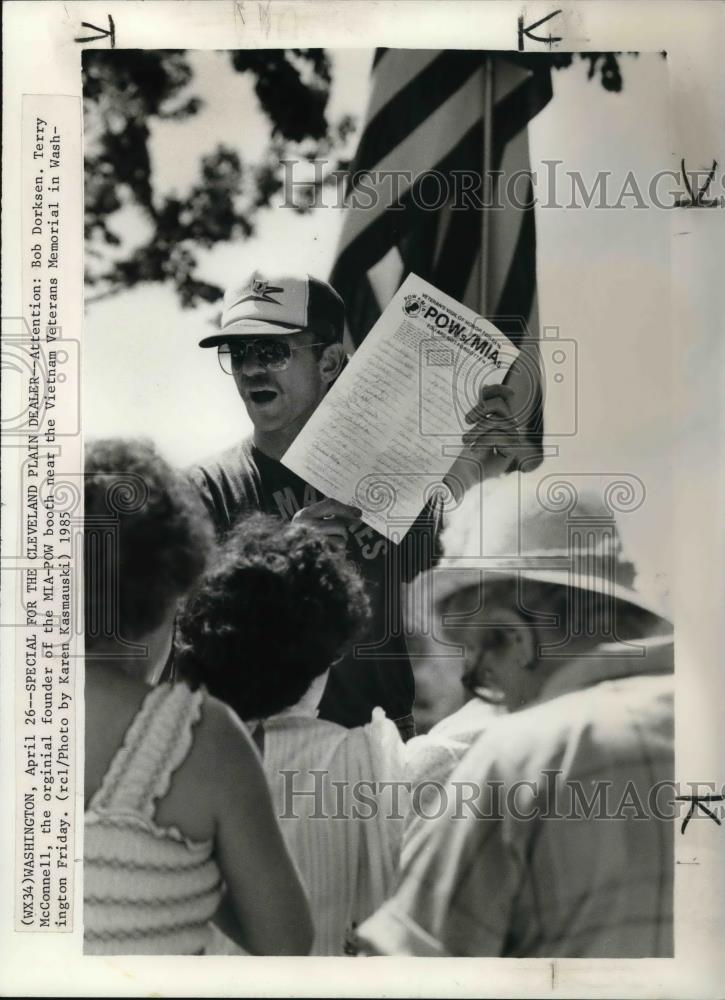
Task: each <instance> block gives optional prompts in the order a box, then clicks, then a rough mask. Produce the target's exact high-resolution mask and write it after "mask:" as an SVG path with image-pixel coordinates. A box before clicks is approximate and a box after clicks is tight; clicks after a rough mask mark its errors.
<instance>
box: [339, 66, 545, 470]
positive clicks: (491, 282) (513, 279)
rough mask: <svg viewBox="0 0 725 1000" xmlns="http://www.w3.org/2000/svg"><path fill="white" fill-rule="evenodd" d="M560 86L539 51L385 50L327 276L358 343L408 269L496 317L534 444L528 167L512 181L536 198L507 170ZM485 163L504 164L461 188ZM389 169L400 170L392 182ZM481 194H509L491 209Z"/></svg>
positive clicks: (492, 197)
mask: <svg viewBox="0 0 725 1000" xmlns="http://www.w3.org/2000/svg"><path fill="white" fill-rule="evenodd" d="M551 96H552V90H551V79H550V69H549V67H548V64H545V63H539V64H538V65H537V62H536V60H535V57H531V56H529V57H523V58H522V57H520V56H517V55H516V54H513V53H501V52H481V51H468V50H461V51H457V50H456V51H454V50H432V51H431V50H419V49H418V50H416V49H378V50H377V53H376V56H375V60H374V63H373V69H372V86H371V92H370V98H369V103H368V108H367V112H366V117H365V124H364V127H363V130H362V133H361V136H360V141H359V144H358V147H357V151H356V154H355V157H354V159H353V162H352V164H351V166H350V173H349V184H348V189H347V194H346V203H347V207H346V210H345V212H346V214H345V220H344V224H343V229H342V234H341V237H340V243H339V247H338V253H337V258H336V261H335V265H334V267H333V270H332V274H331V278H330V280H331V283H332V284H333V285H334V287H335V288H336V289H337V290H338V292H339V293H340V294H341V295H342V297H343V299H344V301H345V304H346V307H347V316H348V330H347V336H348V338H349V342H348V346H349V347H350V348H351V349H354V347H355V346H357V345H358V344H359V343H360V342H361V341H362V340H363V338H364V337H365V336H366V334H367V333H368V331H369V330H370V328H371V327H372V326H373V324H374V323H375V321H376V320H377V318H378V317H379V315H380V313H381V312H382V310H383V309H384V308H385V306H386V305H387V303H388V302H389V301H390V299H391V298H392V296H393V295H394V293H395V291H396V290H397V289H398V287H399V286H400V284H401V283H402V281H403V280H404V279H405V277H406V276H407V275H408V274H409V273H410V272H411V271H412V272H414V273H415V274H417V275H419V276H420V277H421V278H424V279H425V280H427V281H429V282H431V284H433V285H435V286H436V287H437V288H440V289H441V290H442V291H444V292H447V293H448V294H449V295H451V296H452V297H453V298H455V299H457V300H458V301H460V302H464V303H465V304H466V305H468V306H470V307H471V308H472V309H475V310H476V312H479V313H481V314H483V315H485V316H486V317H487V318H489V319H491V320H492V321H493V322H494V323H495V324H496V326H498V328H499V329H501V330H502V331H503V332H504V333H506V335H507V336H508V337H509V338H510V339H511V340H512V341H513V342H514V343H515V344H516V346H518V347H520V348H521V351H522V359H521V360H522V361H523V362H524V364H523V365H522V366H520V367H519V369H518V371H517V372H515V373H512V374H513V377H514V379H516V378H518V379H520V380H521V381H520V383H519V384H520V385H521V390H522V391H521V394H520V395H521V402H520V410H519V412H520V414H521V415H522V418H523V420H524V422H525V424H526V425H527V427H528V434H529V437H530V439H531V441H532V443H535V444H536V445H538V446H539V447H540V446H541V439H542V435H543V413H542V405H543V404H542V395H541V380H540V375H539V372H540V361H539V352H538V347H537V341H536V338H537V336H538V314H537V300H536V233H535V224H534V208H533V204H532V203H531V202H532V198H531V195H532V191H531V179H530V176H527V175H526V174H524V173H522V174H520V176H519V179H518V181H517V182H516V186H515V188H514V189H513V190H514V191H515V197H516V199H517V204H518V205H526V204H527V203H528V205H529V207H527V208H519V207H515V206H512V205H511V204H509V202H508V200H507V199H506V198H505V196H504V192H505V189H506V183H507V180H509V179H511V180H513V179H515V177H514V175H516V174H517V172H520V171H528V170H529V144H528V129H527V125H528V122H529V121H530V120H531V119H532V118H533V117H534V116H535V115H536V114H538V113H539V111H541V110H542V108H543V107H544V106H545V105H546V104H547V103H548V101H549V100H550V98H551ZM489 171H492V172H496V171H499V172H500V174H499V175H498V181H497V185H498V187H497V188H487V187H486V186H485V185H484V186H481V187H479V190H478V192H473V193H472V194H469V195H468V196H467V197H466V195H465V193H464V190H463V189H464V188H465V186H466V184H468V185H469V186H470V183H471V182H470V181H463V180H462V176H463V174H466V175H468V176H469V177H475V176H476V175H477V177H478V179H479V180H478V183H479V185H480V184H481V177H482V175H483V174H484V173H485V174H486V175H488V176H493V177H495V176H496V174H495V173H494V174H488V172H489ZM391 172H400V173H398V174H397V177H396V180H395V181H394V182H393V181H392V180H391V178H392V177H393V173H391ZM432 172H435V176H432ZM393 183H394V184H395V185H397V191H396V192H395V194H396V195H397V197H394V198H391V194H392V193H393V191H394V187H393ZM496 192H497V194H496ZM477 199H478V200H477ZM481 199H483V204H484V206H485V205H487V204H490V203H492V202H493V203H494V204H496V203H497V201H498V203H499V204H502V205H503V206H504V207H503V208H486V207H483V208H482V207H481V205H480V201H481ZM426 204H427V205H435V206H436V207H435V209H434V210H428V209H426V208H425V207H424V205H426ZM456 205H458V207H455V206H456ZM466 206H467V207H466ZM482 256H483V263H484V266H482V263H481V261H482ZM527 334H528V335H527ZM531 464H533V463H531ZM531 464H529V463H527V467H531Z"/></svg>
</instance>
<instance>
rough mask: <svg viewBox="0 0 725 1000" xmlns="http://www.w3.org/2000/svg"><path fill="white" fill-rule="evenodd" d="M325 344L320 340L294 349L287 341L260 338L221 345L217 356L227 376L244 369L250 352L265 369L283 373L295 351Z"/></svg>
mask: <svg viewBox="0 0 725 1000" xmlns="http://www.w3.org/2000/svg"><path fill="white" fill-rule="evenodd" d="M325 343H326V342H325V341H323V340H318V341H315V342H314V343H312V344H300V345H299V346H295V347H293V346H292V345H291V344H289V343H288V342H287V341H286V340H275V339H274V338H272V337H260V338H259V339H256V340H238V341H235V342H234V343H233V344H220V345H219V348H218V351H217V356H218V358H219V364H220V365H221V368H222V371H223V372H225V373H226V374H227V375H233V374H234V372H235V371H238V370H239V369H240V368H241V367H242V365H243V364H244V362H245V360H246V358H247V355H248V354H249V352H250V351H254V353H255V355H256V358H257V361H258V362H259V364H260V365H262V367H263V368H268V369H269V370H270V371H274V372H281V371H284V370H285V368H286V367H287V366H288V365H289V363H290V359H291V358H292V352H293V351H301V350H304V348H306V347H322V346H324V345H325Z"/></svg>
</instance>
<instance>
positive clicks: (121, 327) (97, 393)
mask: <svg viewBox="0 0 725 1000" xmlns="http://www.w3.org/2000/svg"><path fill="white" fill-rule="evenodd" d="M332 56H333V81H334V82H333V89H332V95H331V106H330V112H331V117H332V118H335V117H337V115H338V114H342V113H345V112H347V113H352V114H354V115H356V116H357V117H358V119H359V120H361V119H362V118H363V115H364V110H365V103H366V99H367V88H368V79H369V68H370V63H371V58H372V51H371V50H341V51H336V52H333V53H332ZM194 68H195V71H196V81H195V90H196V91H197V92H198V93H199V94H200V95H201V96H202V98H204V99H205V108H204V110H203V111H202V112H201V113H200V114H199V115H198V116H197V118H196V119H194V120H192V122H190V123H174V122H166V123H163V125H160V126H159V127H157V128H156V129H155V131H154V133H153V137H152V145H151V153H152V163H153V170H154V181H155V184H157V185H158V186H159V188H160V189H165V190H168V191H171V190H176V191H177V193H180V194H183V191H184V189H185V187H186V186H188V184H189V183H190V181H191V178H192V175H193V171H194V168H195V164H196V162H197V160H198V156H199V155H200V154H201V153H203V152H205V151H208V150H210V149H212V148H213V147H214V146H215V145H216V143H217V142H219V141H224V142H225V143H228V144H235V143H236V144H237V145H238V147H239V150H240V152H241V154H242V156H243V157H244V158H246V159H251V160H254V159H255V157H256V156H257V155H258V154H259V152H261V149H262V146H263V145H264V143H265V142H266V138H267V122H266V119H265V117H264V115H263V114H262V112H261V111H260V110H259V108H258V106H257V101H256V97H255V95H254V93H253V90H252V86H251V82H250V80H249V79H248V78H247V76H246V75H242V74H237V73H234V72H232V71H231V70H230V69H228V67H227V60H226V59H225V58H224V57H223V56H221V55H220V54H218V53H214V52H198V53H195V54H194ZM622 68H623V75H624V81H625V85H624V90H623V91H622V93H620V94H612V93H609V92H606V91H605V90H604V89H603V88H602V86H601V85H600V83H599V81H598V79H595V80H591V81H589V80H587V76H586V64H584V63H581V64H580V63H579V62H577V63H575V65H574V66H573V67H572V68H570V69H567V70H562V71H558V72H556V73H554V77H553V83H554V95H555V96H554V99H553V100H552V101H551V102H550V104H549V105H548V106H547V108H546V109H545V110H544V111H543V112H542V113H541V114H540V115H539V116H538V117H537V118H536V119H535V120H534V122H533V123H532V125H531V127H530V145H531V160H532V168H533V169H539V170H541V171H543V170H544V167H543V161H546V160H561V161H563V162H562V166H561V167H560V168H559V169H560V170H562V171H567V170H570V171H581V173H582V175H583V176H584V177H585V179H586V181H587V186H588V187H590V186H591V184H592V183H593V181H594V179H595V176H596V173H597V171H599V170H611V171H612V181H611V185H612V190H613V191H615V192H617V191H619V190H620V189H621V186H622V184H623V183H624V179H625V177H626V175H627V172H628V171H632V172H633V174H634V175H635V177H636V178H637V181H638V183H639V185H640V187H642V188H644V189H646V187H647V183H648V180H649V178H650V177H651V176H652V175H653V174H655V173H656V172H657V171H658V170H662V169H667V168H672V167H673V163H672V155H671V148H670V146H671V139H670V128H669V119H668V106H667V99H668V95H667V65H666V61H665V60H664V59H662V58H661V57H660V56H659V55H656V54H647V55H641V56H639V57H637V58H635V57H631V56H625V57H622ZM220 92H223V93H224V95H225V99H224V101H219V100H218V95H219V93H220ZM351 141H352V144H353V145H354V137H353V139H352V140H351ZM180 151H183V155H180ZM567 190H568V187H567ZM632 203H633V201H632V200H630V201H629V202H627V201H625V202H624V204H625V206H630V207H624V208H623V209H621V210H611V209H610V210H602V209H597V208H594V207H591V208H589V209H585V208H581V207H580V208H577V209H571V208H568V209H567V208H564V209H544V208H540V209H537V238H538V288H539V309H540V320H541V326H542V328H544V327H546V328H548V330H549V333H550V334H551V333H554V334H556V332H557V330H558V337H559V339H560V340H561V341H562V342H563V343H562V344H555V343H551V342H550V341H549V340H547V341H546V342H545V343H546V345H547V346H545V351H547V350H548V351H549V353H551V351H553V350H554V349H556V348H557V347H559V348H562V347H563V349H564V350H565V354H566V358H567V360H566V362H565V364H564V369H565V371H566V373H567V374H566V377H565V379H564V382H563V383H562V384H559V385H557V386H554V384H553V383H550V384H549V385H548V388H549V390H550V391H549V393H548V395H547V404H546V410H545V419H546V424H547V429H548V431H549V432H551V433H553V435H554V436H552V437H551V438H550V441H551V443H552V444H555V445H556V447H557V450H558V455H556V456H554V457H552V458H549V459H547V462H546V463H545V466H546V472H547V473H548V472H554V471H563V472H569V473H582V472H597V471H599V472H604V471H606V472H610V473H611V472H616V473H620V472H621V473H623V472H631V473H634V474H636V475H637V476H638V477H639V478H640V479H641V480H642V481H643V483H644V485H645V489H646V493H647V503H646V504H645V507H644V509H643V510H642V511H641V512H640V514H639V516H633V517H632V518H630V519H628V520H629V529H628V531H625V532H623V534H624V535H625V542H627V537H626V536H627V534H629V536H630V538H629V541H630V543H631V544H630V545H629V546H628V547H629V548H630V549H634V550H635V555H636V556H638V557H639V558H640V559H641V560H643V561H644V564H646V566H647V567H648V568H649V569H650V570H651V574H652V575H654V574H657V573H659V572H660V570H661V569H662V568H663V567H666V564H667V561H668V554H667V545H666V538H667V530H666V525H667V524H669V489H670V478H671V459H670V455H669V451H668V449H669V446H670V441H671V438H670V436H669V433H668V430H669V422H670V416H669V414H670V411H671V407H670V404H669V400H670V397H671V393H672V377H673V358H674V351H673V348H674V347H675V344H674V343H673V338H672V335H671V331H670V326H669V324H670V317H669V285H670V263H669V241H670V216H669V214H668V213H667V212H665V211H662V210H658V209H656V208H647V209H639V210H638V209H635V208H633V207H631V205H632ZM342 216H343V213H342V211H341V210H339V209H335V208H321V209H318V210H316V211H315V212H313V213H311V214H310V215H306V216H300V215H296V214H294V213H293V212H292V211H291V210H290V209H285V208H282V207H276V208H272V209H270V210H267V211H265V212H264V213H262V215H261V216H260V217H259V221H258V227H257V232H256V234H255V236H254V237H253V238H252V239H249V240H247V241H243V242H237V243H234V244H227V245H223V246H218V247H216V248H215V249H214V250H212V251H211V252H209V253H207V254H206V255H205V256H204V259H203V269H202V271H203V273H202V276H203V277H208V278H209V279H210V280H213V281H215V282H216V283H217V284H220V285H222V286H224V285H226V284H227V283H231V282H234V281H238V280H242V279H243V278H244V277H246V276H247V275H248V274H249V273H250V272H251V271H252V270H253V269H254V268H255V267H260V268H265V267H268V266H271V267H275V268H283V269H284V270H302V271H305V270H306V271H309V272H310V273H313V274H317V275H320V276H322V277H325V276H326V275H327V274H328V273H329V270H330V267H331V265H332V263H333V261H334V257H335V247H336V242H337V238H338V235H339V231H340V227H341V224H342ZM127 235H128V236H129V238H131V237H132V235H133V234H132V232H131V231H129V232H128V233H127ZM217 314H218V305H216V306H213V307H209V306H206V307H200V308H198V309H195V310H182V309H181V307H180V306H179V305H178V302H177V300H176V297H175V295H174V293H173V292H172V291H171V290H170V289H166V288H161V287H156V286H150V287H141V288H137V289H135V290H133V291H131V292H127V293H122V294H120V295H117V296H115V297H113V298H111V299H107V300H105V301H102V302H98V303H95V304H91V305H89V306H88V307H87V310H86V321H85V329H84V427H85V432H86V435H87V436H94V437H97V436H107V435H124V436H133V435H146V436H151V437H152V438H153V439H154V440H155V441H156V443H157V444H158V446H159V447H160V449H161V450H162V452H163V453H164V454H165V455H166V456H167V457H168V458H169V459H170V460H171V461H173V462H176V463H180V464H184V465H185V464H188V463H191V462H193V461H195V460H198V459H200V458H202V457H204V456H207V455H210V454H213V453H214V452H216V451H217V450H220V449H222V448H224V447H226V446H228V445H230V444H232V443H234V441H236V440H239V438H240V437H241V436H243V435H245V434H247V433H248V432H249V430H250V425H249V421H248V419H247V417H246V414H245V412H244V409H243V406H242V404H241V401H240V400H239V398H238V397H237V395H236V390H235V387H234V384H233V382H232V379H231V378H229V377H228V376H225V375H224V374H223V373H222V371H221V370H220V368H219V367H218V363H217V360H216V353H215V352H214V351H202V350H200V349H199V348H198V347H197V342H198V340H199V339H200V338H201V337H202V336H203V335H205V334H206V333H207V332H208V330H209V323H210V321H211V320H212V318H213V317H214V316H216V315H217ZM549 344H550V346H548V345H549ZM574 353H576V371H574V368H573V367H572V358H573V356H574ZM549 367H551V366H549ZM574 382H576V389H577V393H576V422H575V423H574V422H573V417H572V405H573V404H572V400H573V399H574V393H573V388H574ZM573 430H575V433H571V432H572V431H573Z"/></svg>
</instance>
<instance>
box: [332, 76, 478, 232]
mask: <svg viewBox="0 0 725 1000" xmlns="http://www.w3.org/2000/svg"><path fill="white" fill-rule="evenodd" d="M481 86H482V84H481V83H480V79H479V77H474V78H472V79H470V80H469V81H468V82H467V83H466V84H464V85H463V87H461V88H460V89H459V90H458V91H457V92H456V93H455V94H452V95H451V96H450V97H449V98H448V100H447V101H446V102H445V103H444V104H442V105H441V106H440V107H439V108H438V109H437V110H436V111H434V112H433V114H432V115H431V116H430V117H429V118H428V119H427V120H426V121H425V122H423V123H422V124H421V125H420V126H419V127H418V128H417V129H415V130H414V131H413V132H412V133H410V134H409V135H407V136H405V137H404V138H403V140H402V141H401V142H400V143H399V144H398V145H397V146H395V147H394V148H393V149H392V150H391V151H390V153H389V155H388V156H387V157H386V158H385V159H383V160H381V161H380V162H379V163H377V164H375V165H374V168H375V170H376V171H377V172H378V173H384V172H395V171H405V172H407V174H413V173H414V171H413V170H412V169H411V168H412V167H417V166H419V167H420V169H419V171H418V176H420V174H421V173H422V172H423V171H424V170H431V169H434V168H435V169H436V170H439V171H442V172H445V170H446V169H451V168H447V167H446V163H447V162H448V160H447V157H448V156H449V154H450V152H451V150H453V149H456V148H457V145H456V144H457V143H458V142H459V140H460V138H461V136H465V134H466V133H467V132H468V130H469V128H470V127H471V126H472V125H474V124H475V123H476V122H477V121H480V118H481V108H480V88H481ZM467 166H470V163H467V162H466V161H463V160H462V161H460V164H459V166H458V169H464V168H465V167H467ZM356 169H357V159H356V160H355V162H354V163H353V166H352V168H351V170H352V171H354V170H356ZM478 169H479V170H480V169H481V168H480V157H479V165H478ZM413 179H414V180H416V179H417V178H413ZM391 184H392V182H391V181H388V180H384V179H383V178H381V179H379V181H378V182H377V183H376V184H371V183H369V182H368V187H367V190H373V191H374V192H375V198H374V201H373V203H372V204H371V205H370V206H369V207H368V206H367V201H365V202H363V201H361V202H360V205H359V206H356V205H355V204H354V203H353V205H352V206H351V207H350V209H349V211H348V212H347V217H346V220H345V226H344V228H343V231H342V237H341V249H342V250H343V251H344V249H345V247H346V246H348V245H349V244H351V243H352V242H353V240H355V239H356V238H358V236H359V235H360V234H361V233H362V232H364V231H365V229H366V227H369V226H372V225H374V224H375V221H376V220H377V218H378V217H379V216H381V215H383V214H386V213H387V212H388V211H389V210H390V209H391V204H390V196H391V193H392V191H391ZM356 187H357V190H356V192H355V194H356V197H357V198H358V199H361V197H362V195H363V192H362V191H361V190H360V185H359V184H358V185H357V186H356ZM399 188H400V191H401V192H402V193H403V196H402V197H401V198H400V199H399V201H400V203H402V202H403V201H404V200H405V192H409V190H410V185H409V177H408V176H407V175H406V176H401V177H400V181H399ZM365 198H367V195H365ZM408 200H410V196H409V195H408ZM392 211H393V214H394V215H400V214H402V213H401V212H400V211H398V210H396V209H393V210H392Z"/></svg>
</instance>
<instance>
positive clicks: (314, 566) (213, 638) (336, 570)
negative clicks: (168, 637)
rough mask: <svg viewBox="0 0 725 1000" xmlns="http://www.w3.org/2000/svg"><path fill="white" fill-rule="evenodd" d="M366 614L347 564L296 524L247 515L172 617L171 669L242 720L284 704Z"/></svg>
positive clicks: (325, 664)
mask: <svg viewBox="0 0 725 1000" xmlns="http://www.w3.org/2000/svg"><path fill="white" fill-rule="evenodd" d="M368 615H369V605H368V599H367V595H366V593H365V589H364V586H363V583H362V580H361V579H360V577H359V576H358V574H357V572H356V571H355V570H354V568H353V567H352V566H351V565H350V564H349V563H347V562H346V561H345V559H344V558H343V557H342V556H338V555H336V554H335V553H334V552H333V550H332V549H331V548H330V545H329V543H328V542H327V540H326V539H325V537H324V536H323V535H321V534H320V533H319V532H318V531H316V530H315V529H314V528H310V527H307V526H306V525H303V524H295V523H289V524H287V523H285V522H283V521H281V520H280V519H279V518H275V517H269V516H267V515H264V514H254V515H252V516H251V517H248V518H246V519H244V520H242V521H240V522H239V523H238V524H237V525H236V527H235V529H234V530H233V531H232V533H231V534H230V535H229V537H228V539H227V541H226V544H225V547H224V550H223V552H222V554H221V558H220V559H219V561H218V562H217V563H216V565H215V566H214V567H213V568H212V569H211V570H210V571H209V572H208V573H207V574H206V576H205V577H204V579H203V581H202V583H201V586H200V587H199V589H198V591H197V592H196V593H195V594H194V595H193V596H192V597H191V598H190V600H189V601H188V603H187V606H186V608H185V610H184V613H183V614H182V616H181V618H180V620H179V623H178V625H179V628H178V633H177V638H178V640H179V641H178V649H177V657H176V667H177V670H178V671H179V674H180V676H182V677H184V678H186V679H187V680H189V681H193V682H194V681H195V682H201V683H203V684H205V685H206V687H207V688H208V689H209V691H210V692H211V694H213V695H215V696H216V697H217V698H221V699H222V700H223V701H226V702H227V704H229V705H231V707H232V708H233V709H234V710H235V711H236V712H237V714H238V715H239V716H240V717H241V718H243V719H261V718H266V717H267V716H269V715H274V714H275V713H277V712H281V711H282V710H283V709H285V708H289V707H290V706H291V705H294V704H295V703H296V702H298V701H299V699H300V698H301V697H302V695H303V694H304V693H305V691H306V690H307V688H308V687H309V686H310V684H311V683H312V681H313V680H314V678H315V677H318V676H319V675H320V674H322V673H323V672H324V671H325V670H326V669H327V668H328V667H329V666H330V664H331V663H332V662H333V660H334V659H335V658H336V657H337V656H338V655H339V653H340V652H341V651H342V649H343V648H344V647H345V646H346V645H348V644H349V643H350V642H352V641H353V639H354V638H355V637H356V636H357V635H358V634H359V632H360V630H361V629H362V627H363V625H364V623H365V622H366V620H367V617H368Z"/></svg>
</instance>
